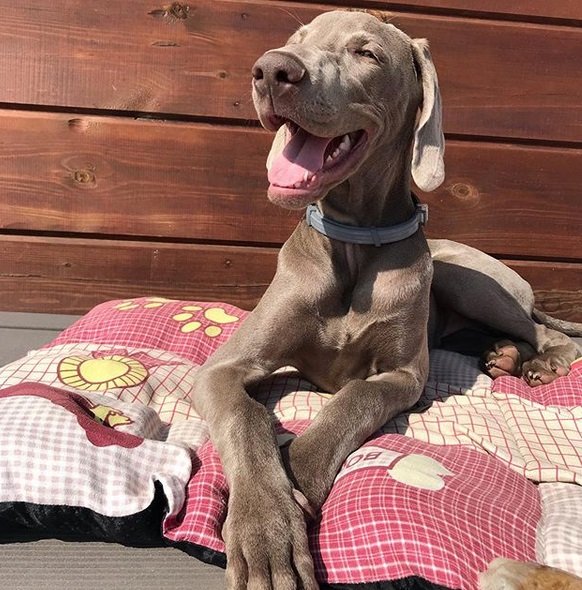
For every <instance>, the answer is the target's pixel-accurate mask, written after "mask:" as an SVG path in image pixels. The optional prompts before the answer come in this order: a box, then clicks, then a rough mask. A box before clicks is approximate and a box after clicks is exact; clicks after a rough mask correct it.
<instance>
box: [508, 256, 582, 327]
mask: <svg viewBox="0 0 582 590" xmlns="http://www.w3.org/2000/svg"><path fill="white" fill-rule="evenodd" d="M504 262H506V263H507V264H508V265H509V266H510V267H511V268H513V270H515V271H516V272H517V273H519V274H520V275H521V276H522V277H523V278H524V279H526V280H527V281H529V283H530V284H532V285H534V287H535V294H536V305H537V306H538V307H539V308H540V309H541V310H543V311H545V312H546V313H549V314H550V315H553V316H555V317H558V318H562V319H565V320H569V321H572V322H582V264H569V263H560V262H537V261H523V260H522V261H517V260H506V261H504Z"/></svg>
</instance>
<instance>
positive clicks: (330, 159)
mask: <svg viewBox="0 0 582 590" xmlns="http://www.w3.org/2000/svg"><path fill="white" fill-rule="evenodd" d="M332 160H333V158H332V157H331V156H327V159H326V160H325V163H326V164H327V163H328V162H331V161H332Z"/></svg>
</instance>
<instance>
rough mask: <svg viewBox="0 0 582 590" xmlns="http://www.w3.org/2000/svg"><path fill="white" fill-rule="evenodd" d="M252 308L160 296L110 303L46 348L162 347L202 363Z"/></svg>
mask: <svg viewBox="0 0 582 590" xmlns="http://www.w3.org/2000/svg"><path fill="white" fill-rule="evenodd" d="M247 316H248V312H246V311H243V310H242V309H239V308H238V307H235V306H233V305H228V304H226V303H198V302H191V301H178V300H171V299H163V298H160V297H142V298H136V299H126V300H123V301H117V300H116V301H108V302H106V303H102V304H101V305H98V306H97V307H95V308H94V309H92V310H91V311H90V312H89V313H88V314H87V315H86V316H84V317H82V318H81V319H80V320H78V321H77V322H75V323H74V324H73V325H72V326H71V327H70V328H68V329H66V330H65V331H64V332H62V333H61V334H60V335H59V336H58V337H57V338H56V339H54V340H53V341H52V342H50V343H49V344H47V347H53V346H57V345H59V344H72V343H77V342H91V343H93V344H111V343H115V345H116V346H119V347H125V346H127V347H132V348H140V347H146V348H148V349H159V350H163V351H166V352H172V353H174V354H176V355H178V356H182V357H184V358H185V359H188V360H190V361H192V362H194V363H196V364H198V365H201V364H202V363H204V361H205V360H206V359H207V358H208V356H210V354H212V353H213V352H214V351H215V350H216V349H217V348H218V347H219V346H220V345H221V344H222V343H223V342H225V341H226V340H228V338H229V337H230V336H231V335H232V333H233V332H234V331H235V330H236V329H237V328H238V326H239V325H240V323H241V322H242V320H244V319H245V318H246V317H247Z"/></svg>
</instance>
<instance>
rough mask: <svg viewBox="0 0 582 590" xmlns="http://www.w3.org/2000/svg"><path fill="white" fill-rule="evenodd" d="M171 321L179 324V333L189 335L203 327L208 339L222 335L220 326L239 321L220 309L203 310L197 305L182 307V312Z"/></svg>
mask: <svg viewBox="0 0 582 590" xmlns="http://www.w3.org/2000/svg"><path fill="white" fill-rule="evenodd" d="M172 319H174V320H176V321H177V322H180V323H181V326H180V332H182V333H184V334H190V332H195V331H196V330H199V329H200V328H202V327H204V334H206V336H208V337H209V338H216V337H217V336H220V334H222V327H221V326H223V325H225V324H233V323H234V322H238V321H239V320H240V318H239V317H238V316H235V315H230V314H228V313H226V311H224V309H222V307H209V308H208V309H204V308H203V307H201V306H199V305H184V307H182V312H181V313H178V314H176V315H175V316H173V318H172ZM204 320H206V321H204ZM208 322H209V323H208ZM204 324H206V325H204Z"/></svg>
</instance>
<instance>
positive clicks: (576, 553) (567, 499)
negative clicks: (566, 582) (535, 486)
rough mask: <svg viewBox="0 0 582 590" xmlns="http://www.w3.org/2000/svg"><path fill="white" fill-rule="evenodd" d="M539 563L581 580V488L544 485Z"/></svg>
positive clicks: (561, 484)
mask: <svg viewBox="0 0 582 590" xmlns="http://www.w3.org/2000/svg"><path fill="white" fill-rule="evenodd" d="M539 490H540V496H541V499H542V518H541V521H540V524H539V527H538V543H537V551H536V553H537V560H538V561H539V562H540V563H543V564H545V565H549V566H551V567H557V568H559V569H563V570H565V571H567V572H570V573H572V574H576V575H577V576H580V577H582V487H581V486H577V485H572V484H567V483H548V484H541V485H540V487H539Z"/></svg>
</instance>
